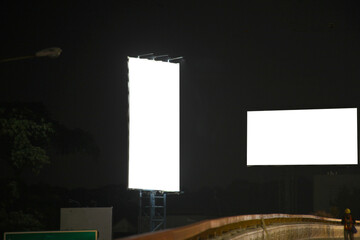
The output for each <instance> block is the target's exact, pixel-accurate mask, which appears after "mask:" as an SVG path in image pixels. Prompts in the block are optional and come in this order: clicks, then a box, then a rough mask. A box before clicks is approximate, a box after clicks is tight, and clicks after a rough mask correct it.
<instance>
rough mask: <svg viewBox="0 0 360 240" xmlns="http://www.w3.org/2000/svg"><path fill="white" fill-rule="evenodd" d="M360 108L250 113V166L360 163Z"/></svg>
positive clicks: (248, 155)
mask: <svg viewBox="0 0 360 240" xmlns="http://www.w3.org/2000/svg"><path fill="white" fill-rule="evenodd" d="M357 131H358V130H357V108H338V109H310V110H271V111H248V112H247V165H248V166H259V165H262V166H266V165H355V164H358V136H357V135H358V134H357Z"/></svg>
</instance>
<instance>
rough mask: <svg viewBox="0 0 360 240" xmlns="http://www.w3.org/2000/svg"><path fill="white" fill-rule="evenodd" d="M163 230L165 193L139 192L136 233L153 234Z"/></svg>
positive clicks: (164, 226) (164, 224) (164, 225)
mask: <svg viewBox="0 0 360 240" xmlns="http://www.w3.org/2000/svg"><path fill="white" fill-rule="evenodd" d="M165 228H166V193H165V192H159V191H142V190H140V192H139V225H138V232H139V233H143V232H147V231H150V232H154V231H156V230H160V229H165Z"/></svg>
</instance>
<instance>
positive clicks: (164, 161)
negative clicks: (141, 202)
mask: <svg viewBox="0 0 360 240" xmlns="http://www.w3.org/2000/svg"><path fill="white" fill-rule="evenodd" d="M128 68H129V178H128V181H129V182H128V187H129V188H133V189H144V190H161V191H180V183H179V182H180V150H179V149H180V67H179V63H169V62H161V61H154V60H147V59H140V58H130V57H129V58H128Z"/></svg>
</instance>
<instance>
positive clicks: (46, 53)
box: [0, 47, 62, 63]
mask: <svg viewBox="0 0 360 240" xmlns="http://www.w3.org/2000/svg"><path fill="white" fill-rule="evenodd" d="M61 52H62V50H61V48H58V47H52V48H45V49H42V50H40V51H38V52H36V53H35V54H34V55H30V56H21V57H13V58H5V59H0V63H3V62H11V61H18V60H23V59H30V58H38V57H49V58H57V57H59V56H60V54H61Z"/></svg>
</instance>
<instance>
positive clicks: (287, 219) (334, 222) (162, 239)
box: [118, 214, 360, 240]
mask: <svg viewBox="0 0 360 240" xmlns="http://www.w3.org/2000/svg"><path fill="white" fill-rule="evenodd" d="M340 222H341V221H340V219H334V218H324V217H318V216H312V215H289V214H265V215H242V216H233V217H226V218H219V219H212V220H205V221H201V222H198V223H194V224H191V225H188V226H184V227H179V228H174V229H168V230H163V231H158V232H153V233H146V234H141V235H135V236H131V237H127V238H123V240H167V239H170V240H183V239H189V240H203V239H215V240H220V239H222V240H230V239H237V240H260V239H261V240H266V239H269V240H270V239H276V240H279V239H280V240H281V239H284V240H285V239H286V240H288V239H290V240H291V239H321V238H323V239H339V238H343V235H344V233H343V231H344V230H343V226H342V225H341V224H340ZM356 236H360V235H359V233H358V234H356ZM118 240H120V239H118Z"/></svg>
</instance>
